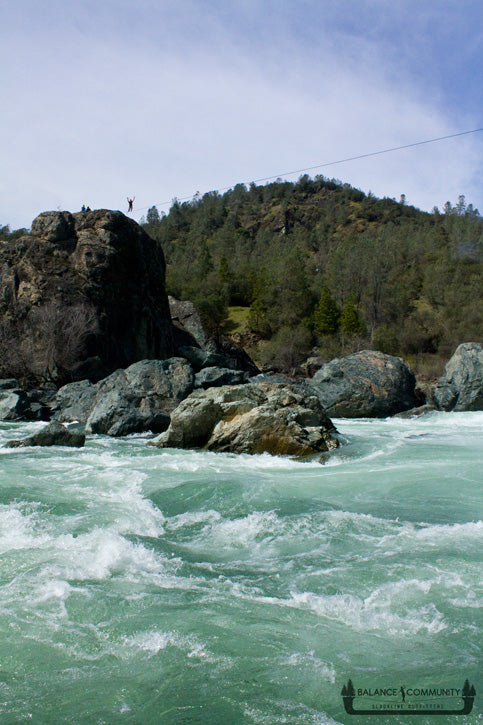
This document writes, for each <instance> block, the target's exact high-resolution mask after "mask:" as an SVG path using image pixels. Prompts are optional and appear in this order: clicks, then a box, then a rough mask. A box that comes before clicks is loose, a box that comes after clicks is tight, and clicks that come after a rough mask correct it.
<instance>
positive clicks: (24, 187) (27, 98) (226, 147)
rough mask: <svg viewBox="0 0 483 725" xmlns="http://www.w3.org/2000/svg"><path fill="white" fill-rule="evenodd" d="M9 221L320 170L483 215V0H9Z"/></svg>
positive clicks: (1, 194) (4, 190) (386, 192)
mask: <svg viewBox="0 0 483 725" xmlns="http://www.w3.org/2000/svg"><path fill="white" fill-rule="evenodd" d="M0 27H1V28H2V42H1V44H0V46H1V47H0V61H1V67H2V74H1V77H2V91H3V92H2V97H3V103H2V113H1V116H2V134H1V141H0V164H1V168H2V173H1V175H0V184H1V191H0V199H1V205H0V225H5V224H8V225H10V228H11V229H17V228H19V227H26V228H30V225H31V222H32V220H33V219H34V218H35V217H36V216H37V214H39V213H40V212H42V211H45V210H52V209H62V210H63V209H66V210H69V211H78V210H80V208H81V206H82V205H83V204H86V205H89V206H90V207H91V208H92V209H95V208H112V209H121V211H124V212H127V201H126V199H127V197H135V202H134V214H133V218H135V219H136V220H139V219H140V218H141V217H142V216H143V215H145V214H146V211H147V209H148V208H149V207H151V206H153V205H156V206H157V207H158V209H159V211H160V212H162V211H165V212H167V211H168V210H169V207H170V204H171V202H172V200H173V199H174V198H178V199H185V198H191V197H192V196H194V195H195V194H196V193H197V192H200V193H201V194H203V193H205V192H208V191H211V190H222V189H225V188H229V187H232V186H234V185H235V184H237V183H250V182H251V181H256V180H258V179H261V178H265V177H274V178H276V177H280V178H286V179H288V180H293V181H295V180H296V179H297V178H298V177H299V176H300V173H294V174H289V172H291V171H299V170H301V169H306V168H308V167H315V166H317V168H316V169H312V170H311V171H310V172H309V173H310V175H311V176H314V175H315V174H318V173H320V174H323V175H324V176H327V177H329V178H336V179H339V180H341V181H343V182H347V183H349V184H351V185H352V186H354V187H356V188H359V189H362V190H363V191H365V192H369V191H371V192H372V193H373V194H375V195H376V196H378V197H384V196H387V197H392V198H396V199H397V200H399V198H400V196H401V195H402V194H405V196H406V199H407V202H408V203H409V204H413V205H415V206H416V207H418V208H420V209H425V210H428V211H431V209H432V208H433V207H434V206H435V205H436V206H438V207H440V208H442V206H443V205H444V203H445V202H446V201H448V200H450V201H451V202H452V203H456V201H457V200H458V196H459V195H460V194H464V195H465V196H466V199H467V202H468V203H470V202H471V203H473V205H474V206H475V207H477V208H479V209H480V212H481V213H482V214H483V132H479V133H473V134H467V135H464V136H459V137H457V138H452V139H447V140H444V141H440V142H437V143H430V144H425V145H422V146H416V147H413V148H409V149H403V150H400V151H395V152H393V153H388V154H381V155H379V156H374V157H370V158H365V159H359V160H354V161H347V162H345V163H340V164H334V165H331V166H326V167H324V164H328V163H331V162H334V161H339V160H341V159H346V158H348V157H352V156H357V155H361V154H367V153H372V152H376V151H381V150H384V149H388V148H392V147H395V146H403V145H406V144H411V143H417V142H420V141H425V140H428V139H432V138H436V137H441V136H446V135H450V134H454V133H460V132H462V131H467V130H473V129H478V128H482V127H483V83H482V69H483V3H482V2H481V0H454V1H453V0H451V1H450V0H438V1H437V2H436V1H433V0H424V2H421V0H391V2H388V0H136V2H133V0H76V2H73V1H71V0H42V2H39V0H0Z"/></svg>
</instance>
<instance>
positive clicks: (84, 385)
mask: <svg viewBox="0 0 483 725" xmlns="http://www.w3.org/2000/svg"><path fill="white" fill-rule="evenodd" d="M193 386H194V375H193V370H192V369H191V366H190V365H189V363H188V362H187V361H186V360H184V359H183V358H169V359H168V360H140V361H139V362H137V363H134V364H133V365H130V366H129V367H128V368H126V369H125V370H116V371H115V372H114V373H112V374H111V375H109V376H108V377H107V378H105V379H104V380H101V381H100V382H99V383H96V384H95V385H94V384H93V383H90V382H89V381H88V380H81V381H78V382H75V383H69V384H68V385H64V387H62V388H61V389H60V390H59V392H58V393H57V396H56V399H55V403H54V413H53V418H54V419H55V420H59V421H74V420H77V421H80V422H83V423H86V430H87V432H88V433H104V434H106V435H111V436H123V435H128V434H129V433H139V432H142V431H149V430H150V431H152V432H153V433H159V432H161V431H163V430H166V428H167V427H168V425H169V420H170V413H171V411H172V410H173V409H174V408H175V407H176V406H177V405H178V404H179V402H180V401H181V400H183V399H184V398H186V396H187V395H189V394H190V393H191V391H192V390H193Z"/></svg>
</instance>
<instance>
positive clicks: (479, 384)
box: [433, 342, 483, 411]
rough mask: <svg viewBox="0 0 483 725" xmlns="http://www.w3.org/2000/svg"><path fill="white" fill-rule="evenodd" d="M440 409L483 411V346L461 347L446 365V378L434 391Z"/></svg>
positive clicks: (464, 344) (444, 376)
mask: <svg viewBox="0 0 483 725" xmlns="http://www.w3.org/2000/svg"><path fill="white" fill-rule="evenodd" d="M433 398H434V402H435V403H436V405H437V406H438V408H440V410H454V411H464V410H483V346H482V345H481V344H480V343H478V342H465V343H463V344H462V345H459V346H458V347H457V348H456V350H455V353H454V355H453V357H452V358H451V359H450V360H449V361H448V362H447V363H446V366H445V373H444V375H443V376H442V377H441V378H439V379H438V381H437V382H436V385H435V387H434V391H433Z"/></svg>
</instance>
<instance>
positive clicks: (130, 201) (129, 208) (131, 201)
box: [127, 196, 136, 214]
mask: <svg viewBox="0 0 483 725" xmlns="http://www.w3.org/2000/svg"><path fill="white" fill-rule="evenodd" d="M135 198H136V197H135V196H133V198H132V199H129V197H127V203H128V204H129V206H128V209H127V212H128V214H129V212H130V211H133V208H132V205H133V204H134V200H135Z"/></svg>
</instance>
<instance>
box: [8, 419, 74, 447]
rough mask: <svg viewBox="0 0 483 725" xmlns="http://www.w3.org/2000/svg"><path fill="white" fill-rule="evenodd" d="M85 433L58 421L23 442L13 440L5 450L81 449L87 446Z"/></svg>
mask: <svg viewBox="0 0 483 725" xmlns="http://www.w3.org/2000/svg"><path fill="white" fill-rule="evenodd" d="M85 440H86V436H85V432H84V431H79V430H77V429H74V430H70V429H69V428H67V427H66V426H65V425H62V423H59V422H58V421H52V422H51V423H49V425H47V426H46V427H45V428H42V430H41V431H39V432H38V433H34V434H33V435H31V436H28V437H27V438H23V439H22V440H12V441H8V443H6V444H5V448H23V447H24V446H70V447H74V448H80V447H81V446H83V445H84V444H85Z"/></svg>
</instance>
